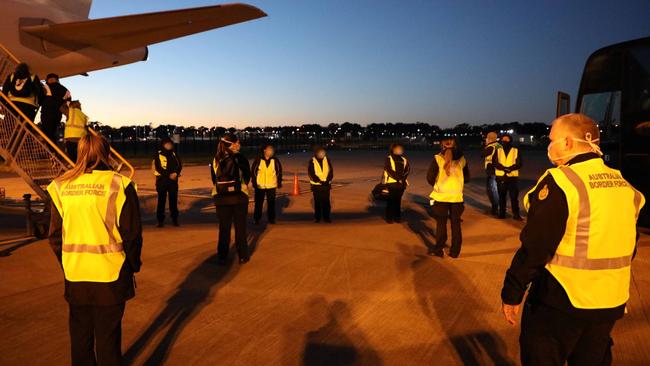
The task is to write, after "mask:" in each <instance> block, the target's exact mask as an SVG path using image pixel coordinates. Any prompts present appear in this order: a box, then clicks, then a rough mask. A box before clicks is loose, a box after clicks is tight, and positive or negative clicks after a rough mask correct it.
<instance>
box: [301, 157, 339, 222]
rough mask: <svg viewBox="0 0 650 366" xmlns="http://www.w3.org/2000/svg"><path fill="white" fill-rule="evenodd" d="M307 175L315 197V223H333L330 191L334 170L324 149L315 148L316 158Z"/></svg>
mask: <svg viewBox="0 0 650 366" xmlns="http://www.w3.org/2000/svg"><path fill="white" fill-rule="evenodd" d="M307 174H308V175H309V182H310V185H311V191H312V193H313V195H314V221H315V222H320V221H321V219H322V220H323V221H325V222H326V223H331V222H332V218H331V211H332V205H331V203H330V190H331V189H332V179H334V168H332V161H331V160H330V159H329V158H328V157H327V154H326V153H325V149H324V148H322V147H320V146H317V147H316V148H314V156H313V157H312V158H311V159H310V160H309V163H308V164H307Z"/></svg>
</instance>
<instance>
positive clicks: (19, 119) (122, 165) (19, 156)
mask: <svg viewBox="0 0 650 366" xmlns="http://www.w3.org/2000/svg"><path fill="white" fill-rule="evenodd" d="M18 63H19V61H18V59H17V58H16V57H14V55H13V54H12V53H11V52H10V51H9V50H8V49H6V48H5V47H4V46H3V45H2V44H0V80H1V81H0V83H2V82H4V80H5V79H6V78H7V76H8V75H9V74H11V73H12V72H13V70H14V69H15V68H16V65H17V64H18ZM88 131H89V132H90V133H92V134H95V135H97V132H95V131H94V130H93V129H92V128H88ZM0 156H1V157H2V158H3V159H4V160H5V162H7V163H8V165H9V166H10V167H11V168H12V169H13V171H14V172H16V173H17V174H18V175H19V176H20V177H21V178H23V179H24V180H25V182H27V184H29V185H30V187H31V188H32V189H33V190H34V192H36V194H37V195H38V196H39V197H41V199H42V200H43V201H48V200H49V196H48V194H47V190H46V188H47V186H48V184H50V182H51V181H52V180H53V179H54V178H56V177H58V176H60V175H61V174H63V173H64V172H66V171H67V170H69V169H71V168H72V167H73V166H74V162H72V161H71V160H70V158H69V157H68V156H67V155H66V154H65V153H64V152H63V151H62V150H61V149H60V148H59V146H58V145H57V144H56V142H55V141H52V140H50V139H49V138H48V137H47V136H45V134H44V133H43V132H41V130H40V129H39V128H38V126H36V124H34V122H33V121H31V120H29V118H27V116H25V115H24V114H23V113H22V112H21V111H20V110H18V108H16V106H15V105H14V104H13V103H12V102H11V101H10V100H9V98H7V96H6V95H5V94H4V93H3V92H0ZM108 163H109V165H110V166H111V168H112V169H113V170H115V171H117V172H120V173H122V174H125V175H127V176H129V177H133V175H134V173H135V169H134V168H133V166H132V165H131V164H129V162H128V161H127V160H126V159H124V157H122V155H120V154H119V153H118V152H117V151H115V150H114V149H113V148H111V154H110V157H109V162H108Z"/></svg>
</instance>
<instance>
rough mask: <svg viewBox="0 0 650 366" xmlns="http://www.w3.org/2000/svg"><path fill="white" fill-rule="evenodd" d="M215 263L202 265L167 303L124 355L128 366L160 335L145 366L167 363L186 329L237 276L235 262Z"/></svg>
mask: <svg viewBox="0 0 650 366" xmlns="http://www.w3.org/2000/svg"><path fill="white" fill-rule="evenodd" d="M216 259H217V257H216V255H213V256H211V257H208V258H207V259H206V260H204V261H203V262H201V263H199V265H198V266H197V267H196V268H194V269H193V270H192V271H191V272H190V273H189V274H188V275H187V277H185V279H184V280H183V282H182V283H181V284H180V285H178V287H177V289H176V292H175V293H174V294H173V295H172V296H171V297H170V298H169V299H167V305H166V306H165V307H164V308H163V309H162V310H161V311H160V312H159V313H158V315H157V316H156V317H155V318H154V320H153V321H152V322H151V324H150V325H149V327H147V329H146V330H145V331H144V332H142V334H140V336H139V337H138V339H137V340H136V341H135V342H134V343H133V344H132V345H131V346H130V347H129V349H128V350H127V351H126V353H125V354H124V360H125V362H126V363H127V364H131V363H133V361H134V360H135V359H136V357H138V355H140V354H141V353H142V352H143V351H144V349H145V347H147V345H148V344H149V343H150V342H152V341H153V339H154V338H156V337H158V335H159V333H163V335H162V338H161V339H160V341H159V342H158V344H157V345H156V346H155V349H154V350H153V352H151V354H150V355H149V357H148V358H147V359H146V361H145V362H144V363H143V364H144V365H160V364H162V363H163V362H164V361H165V360H166V359H167V357H168V354H169V350H170V349H171V347H172V346H173V344H174V342H175V341H176V339H177V338H178V336H179V334H180V333H181V332H182V331H183V328H185V326H186V325H187V324H188V323H189V322H190V321H191V320H192V319H193V318H194V317H195V316H196V315H197V314H198V313H199V311H200V310H201V309H202V308H203V307H204V306H205V305H206V304H208V303H209V302H210V301H211V299H212V298H213V297H214V296H215V294H216V291H217V290H218V289H219V288H221V287H223V286H224V285H225V284H226V283H228V282H229V281H230V280H232V279H233V278H234V277H235V276H236V275H237V272H238V269H239V266H235V268H233V269H232V270H231V267H232V260H231V261H229V262H228V264H227V265H226V266H217V265H215V263H216Z"/></svg>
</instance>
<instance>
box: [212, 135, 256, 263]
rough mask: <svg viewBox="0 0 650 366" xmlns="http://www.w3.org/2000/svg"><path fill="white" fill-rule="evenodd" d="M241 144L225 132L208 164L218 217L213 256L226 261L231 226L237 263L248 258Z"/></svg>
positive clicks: (245, 171) (247, 169)
mask: <svg viewBox="0 0 650 366" xmlns="http://www.w3.org/2000/svg"><path fill="white" fill-rule="evenodd" d="M240 148H241V145H240V143H239V138H238V137H237V136H236V135H234V134H227V135H225V136H224V137H222V138H221V140H220V141H219V145H217V153H216V155H215V156H214V159H213V160H212V164H210V175H211V176H212V183H213V187H212V197H213V199H214V205H215V207H216V210H217V216H218V217H219V243H218V245H217V259H218V261H219V264H222V265H223V264H226V263H227V261H228V253H229V251H230V229H231V228H232V226H233V224H234V226H235V245H236V247H237V254H238V256H239V263H240V264H244V263H247V262H248V261H249V259H250V253H249V248H248V241H247V238H246V216H247V215H248V196H249V194H248V183H249V182H250V179H251V172H250V166H249V165H248V160H247V159H246V158H245V157H244V156H243V155H242V154H241V153H240V152H239V150H240Z"/></svg>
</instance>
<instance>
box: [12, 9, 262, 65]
mask: <svg viewBox="0 0 650 366" xmlns="http://www.w3.org/2000/svg"><path fill="white" fill-rule="evenodd" d="M265 16H266V13H264V12H263V11H262V10H260V9H258V8H256V7H254V6H251V5H247V4H226V5H215V6H207V7H201V8H192V9H182V10H172V11H163V12H157V13H148V14H137V15H127V16H120V17H113V18H103V19H93V20H87V21H81V22H72V23H59V24H43V25H33V26H24V27H22V28H21V29H22V30H23V31H24V32H26V33H29V34H31V35H34V36H37V37H40V38H42V39H43V40H45V41H48V42H51V43H53V44H56V45H58V46H60V47H63V48H66V49H68V50H71V51H76V50H80V49H82V48H86V47H94V48H97V49H100V50H102V51H105V52H109V53H119V52H124V51H128V50H131V49H134V48H138V47H144V46H148V45H151V44H155V43H159V42H163V41H167V40H170V39H174V38H178V37H183V36H187V35H190V34H194V33H199V32H204V31H207V30H210V29H215V28H221V27H226V26H229V25H233V24H237V23H242V22H246V21H249V20H254V19H258V18H262V17H265Z"/></svg>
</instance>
